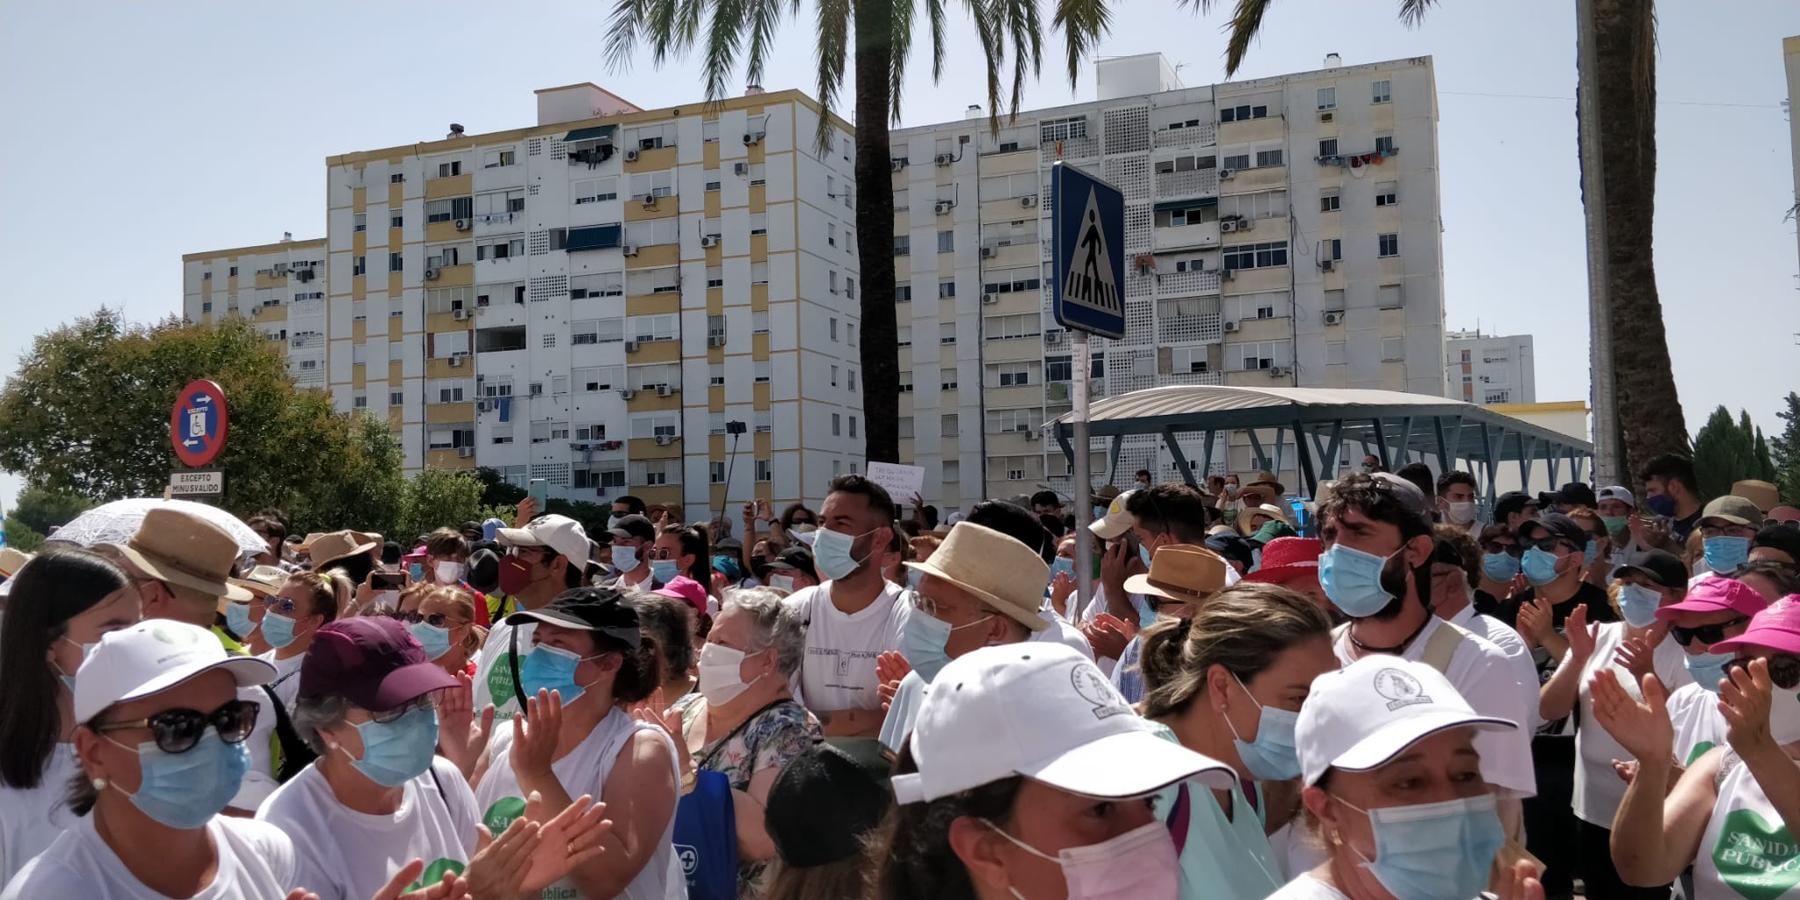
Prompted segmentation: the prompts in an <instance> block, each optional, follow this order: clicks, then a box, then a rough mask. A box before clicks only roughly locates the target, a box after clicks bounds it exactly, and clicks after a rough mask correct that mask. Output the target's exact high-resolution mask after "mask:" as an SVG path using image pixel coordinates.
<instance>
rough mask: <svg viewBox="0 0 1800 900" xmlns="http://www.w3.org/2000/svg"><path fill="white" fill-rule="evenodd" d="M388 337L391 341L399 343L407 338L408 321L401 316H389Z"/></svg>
mask: <svg viewBox="0 0 1800 900" xmlns="http://www.w3.org/2000/svg"><path fill="white" fill-rule="evenodd" d="M387 336H388V340H390V341H398V340H401V339H403V338H405V337H406V320H405V319H402V318H401V317H399V316H388V320H387Z"/></svg>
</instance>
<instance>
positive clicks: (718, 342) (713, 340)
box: [706, 334, 725, 347]
mask: <svg viewBox="0 0 1800 900" xmlns="http://www.w3.org/2000/svg"><path fill="white" fill-rule="evenodd" d="M706 346H708V347H723V346H725V336H724V335H722V334H715V335H711V336H709V337H708V338H707V339H706Z"/></svg>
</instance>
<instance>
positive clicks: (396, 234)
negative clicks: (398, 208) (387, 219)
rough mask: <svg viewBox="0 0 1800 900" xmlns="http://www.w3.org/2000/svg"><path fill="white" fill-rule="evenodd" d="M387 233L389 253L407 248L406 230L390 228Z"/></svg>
mask: <svg viewBox="0 0 1800 900" xmlns="http://www.w3.org/2000/svg"><path fill="white" fill-rule="evenodd" d="M387 233H388V238H387V245H388V250H389V252H394V251H398V250H399V249H400V248H401V247H404V246H406V229H404V228H389V229H388V230H387Z"/></svg>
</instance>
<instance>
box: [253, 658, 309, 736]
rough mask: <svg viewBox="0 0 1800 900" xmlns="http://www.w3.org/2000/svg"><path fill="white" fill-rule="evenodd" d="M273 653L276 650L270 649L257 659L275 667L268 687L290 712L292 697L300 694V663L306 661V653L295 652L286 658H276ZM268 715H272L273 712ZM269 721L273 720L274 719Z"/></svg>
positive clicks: (291, 709) (292, 708) (292, 707)
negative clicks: (272, 689) (273, 678)
mask: <svg viewBox="0 0 1800 900" xmlns="http://www.w3.org/2000/svg"><path fill="white" fill-rule="evenodd" d="M275 653H276V651H274V650H270V651H269V652H267V653H264V654H263V655H261V656H259V657H257V659H260V660H262V661H263V662H266V663H268V664H269V665H271V666H274V667H275V680H274V681H271V682H269V687H272V688H274V689H275V696H277V697H280V698H281V705H283V706H285V707H287V711H288V712H289V713H292V712H293V711H294V698H295V697H297V696H299V695H300V664H301V663H303V662H305V661H306V654H304V653H297V654H295V655H293V656H291V657H289V658H287V659H276V658H275ZM269 715H270V716H273V715H274V713H269ZM269 721H271V722H273V721H274V719H273V718H271V719H270V720H269Z"/></svg>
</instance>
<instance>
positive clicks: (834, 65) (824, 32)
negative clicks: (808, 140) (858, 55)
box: [818, 0, 850, 144]
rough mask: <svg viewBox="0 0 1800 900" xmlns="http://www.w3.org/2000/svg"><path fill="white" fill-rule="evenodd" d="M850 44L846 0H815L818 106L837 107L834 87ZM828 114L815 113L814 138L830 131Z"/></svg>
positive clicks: (839, 82) (838, 83) (840, 81)
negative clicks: (817, 45) (815, 130)
mask: <svg viewBox="0 0 1800 900" xmlns="http://www.w3.org/2000/svg"><path fill="white" fill-rule="evenodd" d="M849 48H850V0H819V49H818V61H819V106H821V107H823V108H824V110H825V111H826V112H829V111H831V110H833V109H836V108H837V97H838V90H839V89H840V88H842V87H843V86H844V66H845V63H846V61H847V60H848V58H849ZM830 129H831V118H830V116H828V115H821V116H819V128H818V139H819V142H820V143H821V144H822V143H823V142H824V137H825V135H826V134H828V133H829V132H830Z"/></svg>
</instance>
